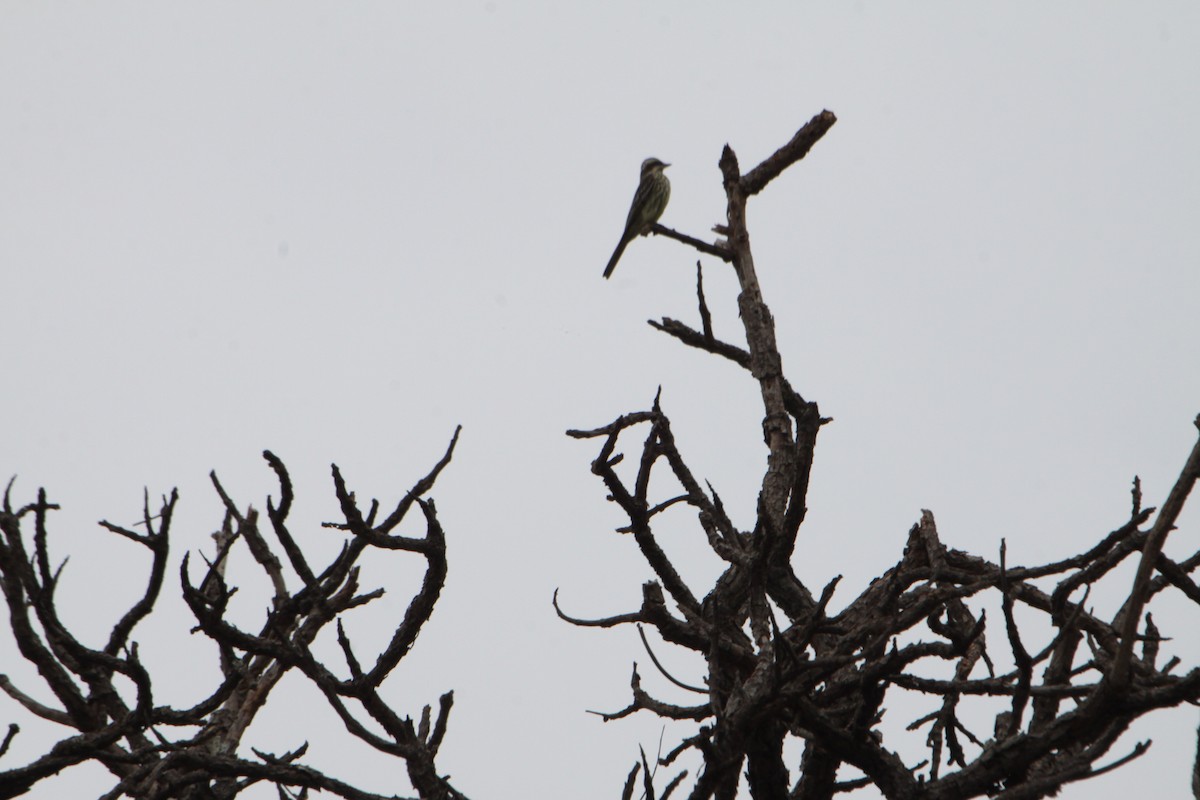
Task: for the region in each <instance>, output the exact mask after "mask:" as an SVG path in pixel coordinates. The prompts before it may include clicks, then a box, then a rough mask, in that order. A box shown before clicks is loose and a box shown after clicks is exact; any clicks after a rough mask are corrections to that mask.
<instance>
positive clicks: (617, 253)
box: [604, 236, 630, 278]
mask: <svg viewBox="0 0 1200 800" xmlns="http://www.w3.org/2000/svg"><path fill="white" fill-rule="evenodd" d="M629 241H630V240H629V239H628V238H626V237H624V236H622V237H621V243H620V244H618V245H617V249H616V250H614V251H613V254H612V258H610V259H609V260H608V266H607V267H605V268H604V277H606V278H607V277H609V276H611V275H612V273H613V270H614V269H616V268H617V262H618V261H620V260H621V254H622V253H624V252H625V247H626V246H627V245H628V244H629Z"/></svg>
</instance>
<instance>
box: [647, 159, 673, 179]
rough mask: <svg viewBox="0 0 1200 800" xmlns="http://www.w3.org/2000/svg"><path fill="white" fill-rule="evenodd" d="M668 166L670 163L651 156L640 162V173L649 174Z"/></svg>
mask: <svg viewBox="0 0 1200 800" xmlns="http://www.w3.org/2000/svg"><path fill="white" fill-rule="evenodd" d="M669 166H671V165H670V164H667V163H666V162H664V161H660V160H659V159H657V158H654V157H653V156H651V157H650V158H647V159H646V160H645V161H643V162H642V174H643V175H649V174H650V173H652V172H662V171H663V170H664V169H666V168H667V167H669Z"/></svg>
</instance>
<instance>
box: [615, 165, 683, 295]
mask: <svg viewBox="0 0 1200 800" xmlns="http://www.w3.org/2000/svg"><path fill="white" fill-rule="evenodd" d="M669 166H671V165H670V164H666V163H664V162H662V161H660V160H659V159H657V158H647V159H646V160H645V161H643V162H642V179H641V180H640V181H638V188H637V192H635V193H634V195H633V205H631V206H630V207H629V217H628V218H627V219H626V220H625V232H624V233H622V234H621V241H620V242H619V243H618V244H617V249H616V250H614V251H613V254H612V258H610V259H609V260H608V266H607V267H605V268H604V277H605V278H607V277H609V276H611V275H612V272H613V270H614V269H616V267H617V262H618V261H620V260H621V254H622V253H624V252H625V248H626V246H628V244H629V243H630V242H632V241H633V240H634V239H636V238H637V237H639V236H644V235H646V234H647V233H649V232H650V226H651V225H653V224H654V223H656V222H658V218H659V217H661V216H662V213H663V210H664V209H665V208H666V207H667V201H668V200H670V199H671V182H670V181H669V180H667V176H666V175H664V174H663V170H664V169H666V168H667V167H669Z"/></svg>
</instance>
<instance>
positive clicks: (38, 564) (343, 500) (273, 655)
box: [0, 432, 463, 800]
mask: <svg viewBox="0 0 1200 800" xmlns="http://www.w3.org/2000/svg"><path fill="white" fill-rule="evenodd" d="M457 441H458V433H457V432H455V434H454V437H453V438H452V439H451V441H450V445H449V447H448V448H447V450H446V453H445V455H443V456H442V458H441V459H440V460H439V461H438V462H437V464H435V465H434V467H433V468H432V469H431V470H430V471H429V473H428V474H427V475H425V477H423V478H421V479H420V480H419V481H417V483H416V485H414V486H413V487H412V489H410V490H409V491H408V492H407V493H405V494H404V496H403V497H402V498H401V499H400V501H399V502H398V503H397V504H396V506H395V508H394V509H393V510H392V511H391V512H390V513H387V514H386V516H383V515H382V514H381V510H380V506H379V503H378V502H377V501H372V502H371V503H370V506H369V508H367V509H365V510H364V509H363V508H362V507H361V506H360V505H359V502H358V501H357V499H356V498H355V496H354V493H353V492H351V491H349V490H348V489H347V488H346V483H345V481H344V480H343V479H342V475H341V472H340V471H339V470H338V468H337V466H336V465H335V466H334V467H333V481H334V488H335V491H336V493H337V498H338V501H339V503H340V505H341V514H342V517H343V519H342V520H341V521H339V522H336V523H325V526H326V527H328V528H333V529H336V530H338V531H342V532H343V533H344V534H348V538H347V540H346V541H345V543H344V546H343V548H342V550H341V552H340V553H339V554H338V555H337V557H335V558H334V559H333V560H332V561H330V562H329V564H328V565H326V566H324V567H323V568H319V567H318V566H317V565H314V564H311V563H310V562H309V559H308V558H307V557H306V556H305V554H304V552H303V551H302V549H301V548H300V546H299V545H298V544H297V540H296V538H295V537H294V536H293V534H292V531H291V530H290V529H289V526H288V514H289V511H290V510H291V507H292V500H293V495H292V484H291V480H290V479H289V477H288V473H287V470H286V469H285V468H284V465H283V462H282V461H280V460H279V459H278V458H277V457H276V456H275V455H274V454H272V453H271V452H269V451H268V452H264V453H263V457H264V458H265V459H266V460H267V463H268V464H269V465H270V466H271V469H273V470H274V471H275V474H276V476H277V477H278V479H279V502H278V505H276V504H275V503H274V502H273V501H272V500H271V499H268V500H267V525H266V526H263V525H262V524H261V521H260V517H259V514H258V512H257V511H255V510H254V508H253V507H250V508H248V509H246V510H245V511H242V510H239V508H238V506H237V505H236V504H235V503H234V501H233V500H232V499H231V498H230V496H229V495H228V494H227V493H226V491H225V489H224V487H222V485H221V483H220V481H218V480H217V476H216V475H215V474H213V475H212V482H213V486H214V487H215V488H216V491H217V492H218V494H219V495H220V497H221V500H222V501H223V502H224V505H225V519H224V522H223V524H222V526H221V529H220V530H219V531H218V532H217V533H216V534H214V538H215V539H216V541H217V545H216V554H215V556H214V557H213V558H212V559H211V560H210V561H209V562H208V565H207V567H204V568H201V569H199V570H198V572H199V573H200V574H201V580H200V581H199V582H198V583H195V584H194V583H193V582H192V578H191V575H192V569H191V567H190V564H189V560H190V559H189V558H188V557H187V556H185V557H184V558H183V560H182V566H181V568H180V581H181V584H182V589H183V598H184V600H185V601H186V602H187V605H188V607H189V608H190V609H191V612H192V614H193V615H194V616H195V621H196V628H195V630H196V631H197V632H199V633H201V634H203V635H204V636H207V637H208V638H209V639H211V640H212V642H213V643H214V644H215V645H216V648H217V652H218V653H219V659H220V668H221V674H222V676H223V678H222V680H221V681H220V684H219V685H217V686H213V687H211V689H210V693H209V694H208V696H207V697H203V698H197V701H196V702H195V704H194V705H191V706H188V707H173V706H169V705H160V703H161V698H159V697H158V696H156V695H155V693H154V683H153V676H151V675H150V674H149V673H148V672H147V670H146V669H145V668H144V667H143V665H142V662H141V661H140V660H139V659H138V647H137V644H136V642H135V641H134V640H133V638H132V637H133V633H134V630H135V628H136V627H137V625H138V623H140V622H141V621H142V620H144V619H145V618H146V617H147V615H148V614H149V613H150V612H151V611H152V610H153V609H154V607H155V604H156V603H157V601H158V600H159V597H160V593H161V591H162V588H163V582H164V577H165V575H166V571H167V566H168V564H167V558H168V550H169V546H170V541H171V524H172V519H173V518H174V513H175V506H176V501H177V499H178V495H177V494H176V493H175V492H172V493H171V495H170V497H165V498H163V501H162V505H161V507H160V508H159V510H158V513H157V514H152V513H151V508H150V503H149V498H148V497H147V498H146V502H145V504H144V508H143V519H142V523H141V525H140V526H137V527H140V528H143V529H142V530H132V529H130V528H126V527H122V526H120V525H114V524H112V523H109V522H102V523H101V524H102V525H103V526H104V527H105V528H107V529H108V530H109V531H111V532H113V533H115V534H117V535H119V536H123V537H125V538H127V539H130V540H131V541H133V542H136V543H137V544H139V545H141V546H143V547H145V548H146V549H147V550H148V551H149V553H150V556H151V566H150V572H149V576H148V578H147V580H146V588H145V591H144V592H143V593H142V596H141V598H140V599H139V600H138V601H137V602H136V603H134V604H133V606H132V607H130V608H129V610H128V611H127V612H126V613H125V614H124V615H123V616H122V617H121V618H120V619H119V620H118V621H117V622H116V624H115V625H113V628H112V632H111V633H110V634H109V636H108V641H107V643H106V644H105V645H104V647H103V648H101V649H93V648H90V647H88V646H86V645H84V644H83V643H82V642H81V640H80V636H78V635H77V634H76V632H73V631H71V630H69V629H68V628H67V626H66V625H64V624H63V622H62V620H61V619H60V618H59V614H58V611H57V609H56V607H55V593H56V592H57V590H58V589H59V582H60V575H61V567H58V568H54V567H52V565H51V559H50V550H49V546H48V539H49V518H50V512H52V511H53V510H55V509H57V508H58V506H57V505H55V504H53V503H51V502H49V501H48V500H47V498H46V492H45V490H40V491H39V492H38V496H37V500H36V501H35V502H33V503H29V504H28V505H25V506H22V507H20V508H14V507H13V505H12V504H11V500H10V494H11V488H12V483H11V481H10V483H9V487H8V489H7V490H6V491H5V494H4V504H3V509H2V510H0V533H2V535H3V541H2V542H0V585H3V588H4V596H5V599H6V600H7V603H8V617H9V624H10V626H11V628H12V632H13V635H14V637H15V639H16V642H17V646H18V647H19V649H20V652H21V655H22V656H23V657H24V658H25V659H26V660H27V661H29V662H30V663H31V664H32V665H33V666H34V667H36V669H37V671H38V674H39V675H40V676H41V678H42V680H43V682H44V684H45V685H44V687H43V689H48V690H49V691H50V692H51V693H52V694H53V695H54V698H55V701H56V704H55V705H54V706H51V705H48V704H46V703H43V702H41V701H39V700H37V699H34V694H35V693H33V692H30V691H28V690H27V689H22V688H19V687H17V686H15V685H14V684H13V682H12V681H11V680H10V679H9V678H8V677H7V676H4V675H0V689H3V691H5V692H6V693H7V694H8V695H9V696H10V697H12V698H13V699H15V700H16V701H17V702H18V703H20V704H21V705H23V706H24V707H25V709H27V710H28V711H29V712H30V713H32V714H34V715H36V716H38V717H41V718H42V719H45V720H48V721H50V722H52V723H55V724H57V725H59V726H62V727H63V728H67V729H70V730H72V731H73V732H74V733H73V734H72V735H70V736H67V737H65V738H63V739H62V740H60V741H59V742H58V743H57V744H55V745H54V747H53V748H52V749H51V750H50V752H48V753H46V754H45V755H44V756H42V757H40V758H38V759H36V760H35V761H33V762H32V763H29V764H26V765H24V766H19V767H15V768H11V769H8V770H5V771H0V798H5V797H15V796H18V795H20V794H23V793H25V792H26V791H28V790H29V789H30V788H31V787H33V786H34V785H35V784H36V783H38V782H39V781H42V780H44V779H46V778H49V777H51V776H53V775H57V774H58V773H60V772H62V771H63V770H66V769H68V768H70V767H72V766H73V765H76V764H80V763H82V762H84V761H95V762H99V763H100V764H102V765H103V766H104V767H105V768H107V769H108V771H109V772H110V773H112V775H113V776H114V779H115V783H114V785H113V786H112V787H111V789H110V790H109V791H108V792H107V793H106V794H104V795H102V796H103V797H105V798H117V797H126V796H127V797H135V798H141V799H144V800H150V799H151V798H194V799H195V800H209V799H210V798H211V799H212V800H224V798H231V797H234V796H235V795H237V794H238V793H239V792H241V791H242V790H243V789H245V788H247V787H249V786H251V785H254V784H256V783H265V784H275V785H276V787H277V788H278V792H279V796H280V797H296V796H299V797H305V796H307V793H308V791H309V790H310V789H315V790H320V791H323V792H328V793H330V794H331V795H334V796H337V797H343V798H348V800H384V796H383V795H378V794H373V793H371V792H367V791H364V790H362V789H359V788H356V787H355V786H354V785H352V784H351V783H349V782H347V781H346V780H343V779H340V778H338V777H335V776H332V775H328V774H325V773H324V772H322V771H319V770H317V769H314V768H312V767H309V766H305V765H304V764H303V757H304V755H305V751H306V749H307V744H300V743H299V742H298V743H297V744H298V745H299V746H298V747H297V748H296V749H295V750H292V751H291V752H288V753H283V754H272V753H266V752H261V751H259V750H254V751H253V753H254V755H255V756H256V758H249V757H247V754H246V753H244V752H243V749H244V743H243V734H244V733H245V731H246V729H247V727H248V726H249V725H250V723H251V722H252V721H253V720H254V718H255V715H256V714H257V713H258V712H259V711H260V710H261V709H262V708H263V705H264V704H265V703H266V701H267V699H268V697H269V696H270V695H271V693H272V692H273V691H274V690H275V689H276V687H277V686H278V685H279V681H280V680H281V679H282V678H283V677H284V676H285V675H286V674H287V673H289V672H292V673H298V674H302V675H303V676H304V678H305V679H307V680H308V681H310V682H311V683H312V684H313V685H314V686H315V687H316V688H317V689H318V690H319V691H320V693H321V694H322V695H323V696H324V698H325V700H326V701H327V702H328V703H329V705H330V707H331V708H332V709H333V710H334V711H335V712H336V713H337V715H338V716H339V717H340V718H341V720H342V722H343V724H344V725H345V727H346V730H347V731H349V732H350V733H351V734H352V735H353V736H355V737H357V738H358V740H360V741H361V742H363V743H364V744H365V745H366V746H368V747H372V748H374V749H376V750H378V751H380V752H382V753H386V754H389V755H392V756H395V757H397V758H400V759H403V761H404V762H405V763H406V766H407V770H408V777H409V780H410V781H411V783H412V785H413V788H414V789H415V790H416V791H417V793H418V795H419V796H420V797H421V798H428V799H429V800H434V799H436V800H454V798H461V797H463V795H462V794H460V793H459V792H458V791H457V790H455V789H454V787H453V786H451V784H450V783H449V781H448V780H447V779H445V778H444V777H443V776H441V775H440V774H439V773H438V770H437V768H436V766H435V763H434V761H435V758H436V756H437V753H438V748H439V746H440V745H441V743H442V739H443V737H444V736H445V734H446V725H447V722H448V719H449V714H450V708H451V705H452V704H453V694H452V693H449V692H448V693H446V694H444V695H442V697H441V700H440V701H439V704H438V710H437V712H436V714H435V713H433V712H432V711H431V709H430V707H429V706H425V708H424V711H423V713H422V715H421V718H420V721H419V722H417V723H414V722H413V720H412V719H410V718H408V717H405V716H402V715H401V714H400V713H399V712H397V711H396V710H394V709H393V708H392V707H391V706H389V705H388V704H387V703H386V702H385V701H384V700H383V698H382V697H381V696H380V693H379V690H380V686H381V685H382V684H383V682H384V681H385V680H386V679H387V677H388V675H389V674H390V673H391V672H392V671H393V670H394V669H395V668H396V665H397V664H398V663H399V662H400V660H401V659H402V658H404V657H405V656H406V655H407V654H408V652H409V649H410V648H411V647H412V645H413V643H414V641H415V640H416V638H417V634H418V633H419V632H420V630H421V627H422V626H423V625H424V624H425V623H426V622H427V621H428V620H429V616H430V614H431V613H432V611H433V607H434V604H435V603H436V602H437V600H438V597H439V595H440V593H441V590H442V585H443V582H444V580H445V577H446V546H445V537H444V534H443V531H442V528H441V525H440V524H439V523H438V518H437V510H436V507H435V506H434V502H433V500H432V499H429V498H427V497H425V495H426V494H427V493H428V492H429V490H430V489H431V488H432V487H433V485H434V482H435V481H436V480H437V477H438V475H439V474H440V473H441V472H442V470H443V469H445V467H446V465H447V464H449V463H450V458H451V456H452V455H453V452H454V446H455V443H456V442H457ZM414 506H415V507H417V508H418V509H419V510H420V512H421V514H423V516H424V522H425V535H424V536H422V537H420V538H416V537H410V536H403V535H400V534H398V533H395V531H396V529H397V528H398V526H399V525H400V523H401V522H402V521H403V520H404V519H405V517H406V516H407V515H408V514H409V512H410V511H412V510H413V507H414ZM264 528H265V530H264ZM272 540H273V541H272ZM241 543H244V545H245V546H246V547H247V548H248V549H249V551H250V553H251V555H252V556H253V558H254V561H255V562H257V564H258V567H259V568H260V569H261V570H262V575H263V576H264V577H265V578H266V580H267V581H269V583H270V585H271V587H272V589H273V598H272V603H271V608H270V610H269V612H268V613H267V615H266V619H265V620H264V621H263V622H262V624H261V627H258V628H257V629H256V630H246V629H244V628H242V627H239V626H238V624H236V623H235V622H234V621H233V620H231V619H230V617H229V616H228V615H227V611H228V610H229V601H230V598H231V597H232V595H233V593H234V592H235V591H236V589H235V588H232V587H230V586H229V585H227V583H226V579H225V574H224V572H225V570H224V564H225V560H226V557H227V555H228V554H229V552H230V549H231V548H233V547H236V546H241ZM30 544H32V551H31V550H30ZM388 550H392V551H394V550H400V551H405V552H408V553H413V554H416V555H417V556H419V557H421V558H423V559H424V560H425V575H424V580H423V581H422V584H421V587H420V588H419V589H418V590H417V592H416V593H415V594H414V595H413V597H412V599H411V600H410V601H409V603H408V608H407V610H406V611H405V613H404V616H403V619H402V620H400V622H399V624H398V625H397V627H396V629H395V633H394V634H393V636H392V638H391V641H389V642H387V644H386V646H385V647H383V648H382V649H381V650H380V651H379V652H378V653H377V654H375V655H374V656H373V657H372V658H371V659H369V660H367V659H364V657H363V654H362V653H361V652H359V651H358V649H357V648H355V647H354V646H352V644H351V642H350V639H349V637H348V636H347V635H346V633H345V630H344V629H343V627H342V622H341V618H342V616H343V615H345V614H347V613H349V612H352V611H353V610H354V609H356V608H359V607H361V606H363V605H365V604H367V603H370V602H371V601H372V600H375V599H377V598H379V597H380V596H382V595H383V590H382V589H374V590H370V591H364V590H363V589H362V588H361V587H360V586H359V566H358V565H359V563H360V560H361V559H362V558H363V556H365V555H369V554H371V553H378V552H380V551H388ZM281 551H282V558H281V557H280V552H281ZM331 624H334V625H335V627H336V631H337V641H338V644H339V645H340V646H341V652H342V658H343V660H344V662H345V663H344V664H342V665H339V666H333V665H329V664H326V663H323V662H322V661H321V660H320V659H319V658H318V657H317V656H315V655H314V654H313V651H312V648H311V645H312V644H313V642H314V640H315V639H316V637H317V635H318V634H319V633H321V632H322V631H323V630H325V629H326V628H328V627H329V626H330V625H331ZM130 685H132V687H134V688H133V689H132V690H129V689H126V688H125V687H127V686H130ZM359 708H361V709H362V710H361V711H357V710H356V709H359ZM364 711H365V717H364V716H360V715H362V713H363V712H364ZM17 730H18V728H17V726H16V725H15V724H14V725H10V727H9V731H8V735H7V736H6V737H5V739H4V741H3V744H2V745H0V757H2V756H3V755H4V752H5V751H6V750H7V749H8V745H9V744H10V742H11V741H12V738H13V736H14V735H16V733H17ZM295 790H299V791H298V794H296V793H293V792H294V791H295ZM388 797H394V795H388Z"/></svg>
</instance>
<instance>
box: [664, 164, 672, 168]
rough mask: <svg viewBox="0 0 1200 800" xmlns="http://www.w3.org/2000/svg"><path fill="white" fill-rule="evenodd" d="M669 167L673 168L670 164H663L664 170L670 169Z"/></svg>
mask: <svg viewBox="0 0 1200 800" xmlns="http://www.w3.org/2000/svg"><path fill="white" fill-rule="evenodd" d="M669 166H671V165H670V164H663V169H666V168H667V167H669Z"/></svg>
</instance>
